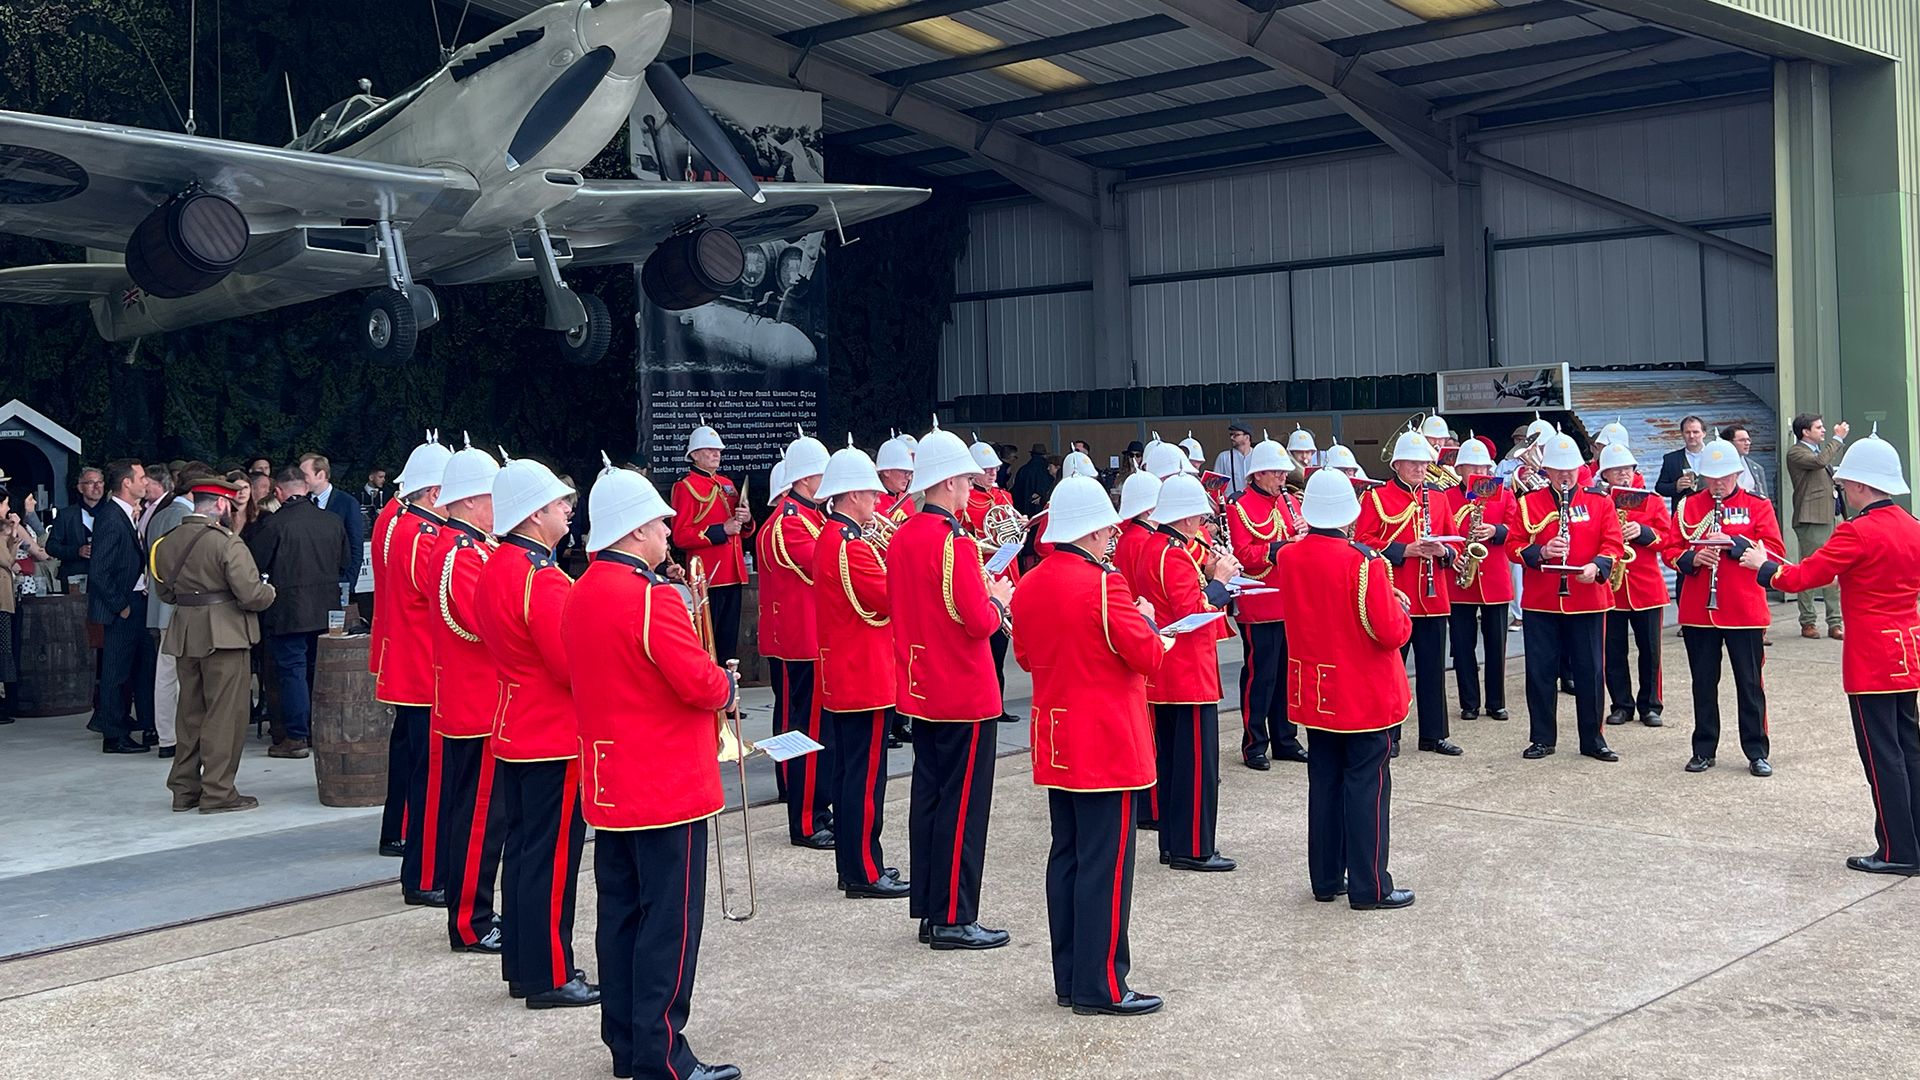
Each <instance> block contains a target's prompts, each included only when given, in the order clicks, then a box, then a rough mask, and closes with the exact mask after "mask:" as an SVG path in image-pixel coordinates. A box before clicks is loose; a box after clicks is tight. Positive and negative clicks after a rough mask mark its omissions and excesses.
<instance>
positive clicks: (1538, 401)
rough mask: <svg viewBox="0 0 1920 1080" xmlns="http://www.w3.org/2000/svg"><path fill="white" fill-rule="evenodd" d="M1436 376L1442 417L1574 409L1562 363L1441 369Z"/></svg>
mask: <svg viewBox="0 0 1920 1080" xmlns="http://www.w3.org/2000/svg"><path fill="white" fill-rule="evenodd" d="M1438 375H1439V382H1440V392H1439V399H1440V406H1439V412H1440V415H1442V416H1451V415H1453V414H1454V413H1484V412H1501V413H1504V412H1525V411H1527V410H1529V409H1532V410H1538V411H1540V412H1559V411H1562V410H1565V409H1571V408H1573V392H1572V389H1571V384H1570V383H1569V381H1568V377H1569V372H1568V366H1567V365H1566V364H1564V363H1560V364H1538V365H1527V366H1524V367H1520V366H1516V367H1498V368H1469V369H1467V370H1465V371H1442V372H1439V373H1438Z"/></svg>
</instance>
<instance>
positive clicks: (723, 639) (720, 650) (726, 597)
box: [707, 585, 745, 664]
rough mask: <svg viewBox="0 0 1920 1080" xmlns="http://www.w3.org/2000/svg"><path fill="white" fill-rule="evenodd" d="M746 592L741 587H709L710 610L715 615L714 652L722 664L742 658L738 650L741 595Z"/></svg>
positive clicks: (708, 602)
mask: <svg viewBox="0 0 1920 1080" xmlns="http://www.w3.org/2000/svg"><path fill="white" fill-rule="evenodd" d="M744 591H745V590H744V588H743V587H742V586H739V585H709V586H708V587H707V604H708V605H709V607H708V610H710V611H711V612H712V613H713V651H714V653H715V655H717V656H719V657H720V662H721V663H722V664H724V663H726V662H727V661H729V660H738V659H739V658H740V653H739V652H738V651H736V650H738V649H739V648H740V594H741V593H742V592H744Z"/></svg>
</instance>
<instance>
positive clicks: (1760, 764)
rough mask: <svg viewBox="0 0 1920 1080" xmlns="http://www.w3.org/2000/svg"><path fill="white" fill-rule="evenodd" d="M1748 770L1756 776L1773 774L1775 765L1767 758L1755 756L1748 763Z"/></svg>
mask: <svg viewBox="0 0 1920 1080" xmlns="http://www.w3.org/2000/svg"><path fill="white" fill-rule="evenodd" d="M1747 771H1748V772H1750V773H1752V774H1753V775H1755V776H1772V775H1773V765H1772V764H1771V763H1769V762H1768V761H1767V759H1766V758H1754V759H1753V760H1752V761H1751V762H1749V763H1748V764H1747Z"/></svg>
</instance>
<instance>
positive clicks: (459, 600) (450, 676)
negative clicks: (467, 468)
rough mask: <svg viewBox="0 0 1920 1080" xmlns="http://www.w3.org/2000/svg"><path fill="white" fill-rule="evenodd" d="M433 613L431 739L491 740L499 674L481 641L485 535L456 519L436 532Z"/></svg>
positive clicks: (488, 547)
mask: <svg viewBox="0 0 1920 1080" xmlns="http://www.w3.org/2000/svg"><path fill="white" fill-rule="evenodd" d="M439 540H440V543H439V545H438V546H437V547H436V548H435V549H434V565H435V566H436V567H437V568H438V570H439V573H438V574H436V575H435V580H434V581H432V582H429V584H430V585H431V586H432V588H433V590H434V593H433V596H434V607H433V619H434V621H433V733H434V734H435V735H445V736H446V737H448V738H450V739H477V738H480V737H482V736H486V735H491V734H493V717H494V714H495V713H496V712H497V711H498V709H499V705H500V674H499V671H498V670H497V669H496V668H495V667H494V664H493V654H492V653H490V652H488V651H487V646H486V642H485V641H483V640H482V639H481V637H480V617H479V616H480V605H479V595H478V594H479V589H480V573H481V570H482V569H483V568H484V567H485V566H486V565H487V562H488V559H489V558H490V557H491V556H492V554H493V550H494V543H493V541H492V540H490V539H488V538H487V534H485V533H483V532H481V531H480V530H479V529H476V528H474V527H473V526H472V525H469V524H467V523H466V522H464V521H461V520H460V519H458V518H454V519H453V520H451V521H449V522H448V523H447V527H446V528H445V529H442V530H441V531H440V537H439Z"/></svg>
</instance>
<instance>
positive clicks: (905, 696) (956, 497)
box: [887, 427, 1013, 950]
mask: <svg viewBox="0 0 1920 1080" xmlns="http://www.w3.org/2000/svg"><path fill="white" fill-rule="evenodd" d="M979 469H980V466H978V465H977V464H975V463H974V460H973V455H972V454H970V453H969V452H968V451H967V446H966V444H965V443H963V442H961V441H960V437H959V436H957V435H955V434H953V433H952V432H949V431H942V430H940V429H939V428H938V427H936V428H935V429H934V430H933V431H932V432H930V433H929V434H928V435H927V437H926V438H924V439H921V440H920V445H919V448H918V449H917V450H916V451H915V452H914V469H913V486H914V489H915V490H916V491H917V492H924V493H925V495H926V503H925V506H924V507H923V508H922V509H921V511H920V512H919V513H917V514H915V515H913V516H912V517H910V518H908V519H907V521H906V524H904V525H902V526H900V531H899V532H897V533H894V535H893V541H892V542H891V543H890V544H889V545H888V546H887V599H888V602H889V604H890V605H891V607H892V613H893V657H894V687H895V690H896V694H897V698H898V701H899V709H900V713H901V715H903V716H905V717H906V718H907V719H908V720H910V721H911V722H912V723H913V802H912V809H911V811H910V813H909V818H908V822H907V831H908V838H909V843H910V847H911V853H912V863H911V871H912V883H913V892H912V894H911V895H910V897H909V901H908V902H909V905H910V907H909V911H910V913H911V914H912V916H913V917H914V918H916V919H919V920H920V940H921V941H922V942H923V943H926V944H930V945H932V947H933V948H934V949H936V950H945V949H993V948H998V947H999V946H1002V945H1005V944H1006V943H1007V941H1008V935H1007V932H1006V931H1005V930H989V929H987V928H985V927H982V926H981V925H980V922H979V915H980V875H981V871H982V869H983V866H984V864H985V861H986V853H987V812H988V810H989V809H990V808H991V804H992V799H993V763H994V746H995V742H996V740H995V738H994V730H993V728H991V727H988V726H987V725H989V724H992V723H994V722H995V721H997V720H998V719H999V717H1000V691H999V688H998V686H997V685H996V684H995V681H994V678H993V649H992V646H991V644H990V643H989V639H990V638H991V637H992V636H993V635H994V634H996V633H999V632H1000V628H1001V625H1002V622H1003V620H1004V619H1005V617H1006V612H1007V602H1008V601H1009V600H1010V599H1011V598H1012V596H1013V586H1012V584H1011V583H1009V582H1008V581H1006V580H1005V579H1004V578H996V579H993V580H991V581H990V580H988V578H987V575H986V569H985V564H984V563H982V561H981V557H980V549H979V548H978V546H976V545H975V544H974V542H973V538H972V537H971V536H969V535H967V531H966V527H965V526H964V525H962V524H961V522H960V514H961V512H962V511H964V510H965V508H966V504H967V493H968V491H969V490H970V488H971V485H972V483H973V480H972V478H973V477H974V476H976V475H978V473H979Z"/></svg>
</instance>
